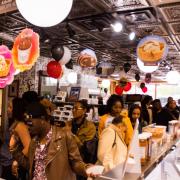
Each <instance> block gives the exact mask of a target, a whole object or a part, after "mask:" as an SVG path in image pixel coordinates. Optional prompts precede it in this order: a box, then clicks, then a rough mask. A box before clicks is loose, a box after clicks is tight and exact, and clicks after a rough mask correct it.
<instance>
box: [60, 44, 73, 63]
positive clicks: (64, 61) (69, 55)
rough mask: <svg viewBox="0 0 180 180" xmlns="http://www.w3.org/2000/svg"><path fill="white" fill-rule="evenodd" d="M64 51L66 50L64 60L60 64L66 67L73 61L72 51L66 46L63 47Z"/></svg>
mask: <svg viewBox="0 0 180 180" xmlns="http://www.w3.org/2000/svg"><path fill="white" fill-rule="evenodd" d="M63 49H64V55H63V56H62V58H61V60H60V62H59V63H60V64H61V65H65V64H67V63H68V62H69V61H70V60H71V51H70V49H69V48H67V47H66V46H63Z"/></svg>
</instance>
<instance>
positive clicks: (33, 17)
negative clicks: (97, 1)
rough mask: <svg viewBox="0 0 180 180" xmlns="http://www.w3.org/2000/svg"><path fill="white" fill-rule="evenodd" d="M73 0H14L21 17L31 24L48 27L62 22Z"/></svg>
mask: <svg viewBox="0 0 180 180" xmlns="http://www.w3.org/2000/svg"><path fill="white" fill-rule="evenodd" d="M72 4H73V0H65V1H62V0H53V2H52V1H51V0H43V1H37V0H16V5H17V8H18V10H19V11H20V13H21V14H22V16H23V17H24V18H25V19H26V20H27V21H29V22H30V23H31V24H34V25H36V26H40V27H50V26H54V25H56V24H59V23H60V22H62V21H63V20H64V19H65V18H66V17H67V15H68V14H69V12H70V10H71V7H72Z"/></svg>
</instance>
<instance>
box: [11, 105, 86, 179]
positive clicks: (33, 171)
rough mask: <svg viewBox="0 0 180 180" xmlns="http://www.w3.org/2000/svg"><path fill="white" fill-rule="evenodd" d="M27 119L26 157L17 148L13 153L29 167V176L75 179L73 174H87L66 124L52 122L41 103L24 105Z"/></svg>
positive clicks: (35, 177) (31, 177)
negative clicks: (62, 125)
mask: <svg viewBox="0 0 180 180" xmlns="http://www.w3.org/2000/svg"><path fill="white" fill-rule="evenodd" d="M26 122H27V124H28V126H29V130H30V133H31V136H33V137H34V138H33V140H32V141H31V143H30V147H29V153H28V158H26V157H25V156H22V153H21V154H20V153H19V152H18V151H16V149H14V151H13V155H14V157H15V158H17V159H18V162H21V164H22V165H23V166H24V167H26V168H28V169H29V180H75V179H76V176H75V173H76V174H79V175H82V176H85V177H87V174H86V168H87V167H88V165H87V164H85V163H84V162H83V161H82V159H81V156H80V153H79V150H78V146H77V144H76V141H75V139H74V136H73V135H72V133H71V132H70V131H68V130H67V128H61V127H57V126H51V124H50V123H49V121H48V116H47V112H46V109H45V108H44V106H43V105H41V104H40V103H32V104H30V105H29V106H28V107H27V111H26Z"/></svg>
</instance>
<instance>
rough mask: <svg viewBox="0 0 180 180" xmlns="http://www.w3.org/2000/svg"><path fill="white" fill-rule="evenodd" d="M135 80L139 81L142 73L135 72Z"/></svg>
mask: <svg viewBox="0 0 180 180" xmlns="http://www.w3.org/2000/svg"><path fill="white" fill-rule="evenodd" d="M135 80H136V81H137V82H138V81H139V80H140V75H139V74H138V73H136V74H135Z"/></svg>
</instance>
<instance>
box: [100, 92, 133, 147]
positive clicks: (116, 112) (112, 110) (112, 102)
mask: <svg viewBox="0 0 180 180" xmlns="http://www.w3.org/2000/svg"><path fill="white" fill-rule="evenodd" d="M123 108H124V106H123V100H122V97H121V96H118V95H115V94H114V95H111V96H110V98H109V99H108V101H107V112H108V113H107V114H105V115H103V116H101V117H100V120H99V127H98V135H99V138H100V136H101V133H102V131H103V130H104V129H105V128H106V127H108V126H109V124H111V123H112V120H113V119H114V118H115V117H119V116H120V115H121V116H122V117H123V119H122V121H123V123H124V125H125V127H126V128H124V130H123V132H122V136H123V138H124V141H125V143H126V145H127V146H128V145H129V143H130V141H131V138H132V135H133V127H132V124H131V121H130V119H129V117H128V111H127V110H126V109H123Z"/></svg>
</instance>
